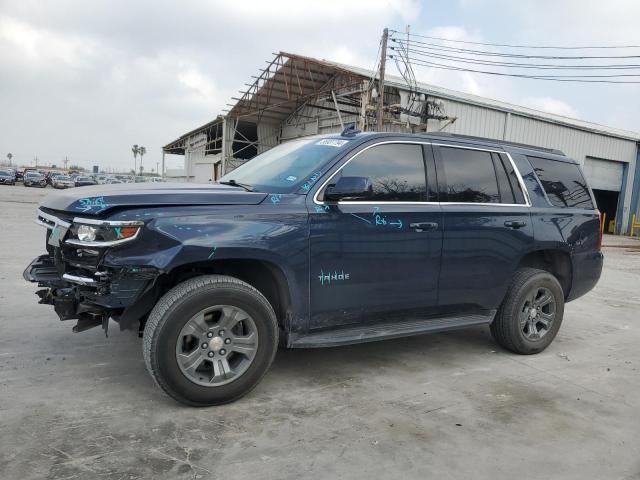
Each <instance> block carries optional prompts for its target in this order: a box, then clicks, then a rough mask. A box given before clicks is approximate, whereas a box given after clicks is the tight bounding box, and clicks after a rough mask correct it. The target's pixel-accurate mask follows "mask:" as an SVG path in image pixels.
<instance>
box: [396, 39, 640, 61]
mask: <svg viewBox="0 0 640 480" xmlns="http://www.w3.org/2000/svg"><path fill="white" fill-rule="evenodd" d="M389 40H391V41H392V42H394V43H396V44H400V45H403V46H404V47H405V48H408V47H410V46H412V47H414V48H417V49H421V50H427V51H429V50H440V51H445V52H453V53H463V54H471V55H477V56H485V57H508V58H529V59H542V60H587V59H629V58H640V55H578V56H575V55H526V54H520V53H504V52H490V51H487V50H473V49H468V48H461V47H448V46H446V45H438V44H435V43H429V42H421V41H419V40H409V41H406V40H402V39H398V38H390V39H389Z"/></svg>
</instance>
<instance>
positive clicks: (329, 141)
mask: <svg viewBox="0 0 640 480" xmlns="http://www.w3.org/2000/svg"><path fill="white" fill-rule="evenodd" d="M348 141H349V140H338V139H334V138H325V139H323V140H320V141H319V142H317V143H316V145H325V146H327V147H341V146H343V145H344V144H345V143H347V142H348Z"/></svg>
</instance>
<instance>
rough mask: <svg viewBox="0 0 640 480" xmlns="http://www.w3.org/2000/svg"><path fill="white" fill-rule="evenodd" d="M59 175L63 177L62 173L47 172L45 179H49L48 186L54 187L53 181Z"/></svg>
mask: <svg viewBox="0 0 640 480" xmlns="http://www.w3.org/2000/svg"><path fill="white" fill-rule="evenodd" d="M58 175H63V173H62V172H47V173H46V174H45V178H46V179H47V184H48V185H53V180H54V178H56V177H57V176H58Z"/></svg>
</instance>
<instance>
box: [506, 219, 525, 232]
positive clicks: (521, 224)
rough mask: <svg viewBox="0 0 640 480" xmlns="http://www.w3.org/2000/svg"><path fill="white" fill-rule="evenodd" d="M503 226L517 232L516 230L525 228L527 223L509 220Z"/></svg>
mask: <svg viewBox="0 0 640 480" xmlns="http://www.w3.org/2000/svg"><path fill="white" fill-rule="evenodd" d="M504 226H505V227H509V228H514V229H516V230H517V229H518V228H522V227H526V226H527V222H523V221H521V220H509V221H507V222H504Z"/></svg>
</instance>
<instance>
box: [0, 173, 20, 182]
mask: <svg viewBox="0 0 640 480" xmlns="http://www.w3.org/2000/svg"><path fill="white" fill-rule="evenodd" d="M15 184H16V177H15V174H14V173H13V172H12V171H11V170H0V185H15Z"/></svg>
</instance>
